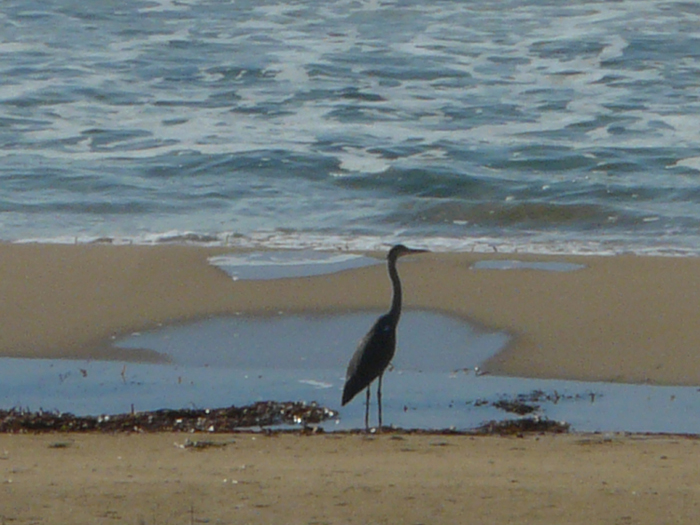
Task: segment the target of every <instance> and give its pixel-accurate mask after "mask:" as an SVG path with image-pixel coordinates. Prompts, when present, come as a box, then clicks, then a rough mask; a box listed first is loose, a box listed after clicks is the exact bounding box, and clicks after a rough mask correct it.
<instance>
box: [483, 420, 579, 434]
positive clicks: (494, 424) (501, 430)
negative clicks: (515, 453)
mask: <svg viewBox="0 0 700 525" xmlns="http://www.w3.org/2000/svg"><path fill="white" fill-rule="evenodd" d="M570 426H571V425H569V423H566V422H564V421H552V420H551V419H547V418H540V417H525V418H520V419H507V420H505V421H488V422H487V423H484V424H483V425H481V426H480V427H478V428H477V429H476V430H475V433H476V434H487V435H501V436H520V435H523V434H527V433H549V434H566V433H567V432H569V429H570Z"/></svg>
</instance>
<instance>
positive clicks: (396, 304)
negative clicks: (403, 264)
mask: <svg viewBox="0 0 700 525" xmlns="http://www.w3.org/2000/svg"><path fill="white" fill-rule="evenodd" d="M388 267H389V278H390V279H391V284H392V285H393V287H394V295H393V297H392V299H391V310H389V315H390V316H391V319H392V321H394V323H395V324H397V323H398V322H399V317H401V281H400V280H399V272H398V271H397V270H396V259H394V260H390V261H389V263H388Z"/></svg>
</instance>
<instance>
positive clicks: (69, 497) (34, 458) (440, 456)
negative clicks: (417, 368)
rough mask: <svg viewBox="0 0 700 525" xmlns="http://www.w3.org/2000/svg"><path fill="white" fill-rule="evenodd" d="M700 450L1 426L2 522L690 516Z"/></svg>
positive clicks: (592, 442)
mask: <svg viewBox="0 0 700 525" xmlns="http://www.w3.org/2000/svg"><path fill="white" fill-rule="evenodd" d="M188 437H189V438H191V439H204V440H206V439H211V440H212V442H215V443H227V444H226V445H225V446H223V447H221V446H219V447H210V448H207V449H203V450H198V449H182V448H179V447H178V446H177V445H182V444H184V443H185V441H186V439H187V438H188ZM697 455H698V441H697V440H696V439H690V438H685V437H672V436H665V437H663V436H662V437H642V436H637V437H616V436H612V437H604V436H596V435H559V436H556V437H555V436H530V437H525V438H503V437H476V438H475V437H466V436H439V435H434V436H417V435H395V434H394V435H389V434H385V435H382V436H378V437H377V436H371V437H364V436H361V435H335V434H331V435H321V436H308V437H307V436H295V435H276V436H271V437H267V436H262V435H257V436H255V435H250V434H236V435H216V436H201V435H187V434H155V435H114V436H108V435H83V434H71V435H65V434H64V435H61V434H59V435H40V436H13V435H4V436H0V523H8V524H10V523H22V524H24V523H38V524H66V523H70V524H73V525H82V524H86V525H87V524H94V523H125V524H130V525H137V524H141V523H144V524H151V523H153V524H169V525H174V524H183V525H189V524H192V523H219V524H234V523H235V524H244V523H251V524H253V523H267V524H285V525H287V524H292V525H293V524H309V523H337V524H351V523H355V524H366V523H386V524H414V523H432V524H443V523H444V524H448V523H449V524H456V523H471V524H484V525H486V524H489V525H490V524H499V523H504V524H505V523H519V524H521V523H528V524H534V525H539V524H542V525H544V524H552V523H566V524H569V525H576V524H581V525H589V524H591V523H610V524H631V523H634V524H640V525H644V524H649V525H657V524H659V523H688V524H691V523H698V520H700V509H699V507H698V501H699V500H698V489H699V488H700V471H698V469H697V468H696V464H697Z"/></svg>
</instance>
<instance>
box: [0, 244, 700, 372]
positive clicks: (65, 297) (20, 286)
mask: <svg viewBox="0 0 700 525" xmlns="http://www.w3.org/2000/svg"><path fill="white" fill-rule="evenodd" d="M230 251H231V250H227V249H224V248H202V247H189V246H171V245H163V246H113V245H99V244H96V245H39V244H27V245H14V244H5V245H0V274H1V275H2V276H3V278H2V279H1V280H0V297H2V301H1V302H0V319H2V320H3V330H2V331H0V356H3V357H49V358H81V359H82V358H96V359H116V358H117V357H119V358H124V356H125V350H124V349H120V350H118V351H115V350H114V349H113V348H111V347H110V346H109V342H110V341H111V340H112V338H114V337H117V336H120V335H124V334H129V333H131V332H134V331H139V330H145V329H148V328H153V327H156V326H159V325H160V324H163V323H170V322H175V321H185V320H193V319H199V318H204V317H208V316H212V315H225V314H233V313H240V312H245V313H257V314H275V313H277V312H279V311H284V312H287V313H298V312H331V311H332V312H346V311H356V310H363V309H377V308H380V309H383V308H386V305H387V304H388V301H389V294H390V288H389V282H388V279H387V277H386V271H385V268H384V267H383V266H381V265H378V266H373V267H366V268H361V269H357V270H349V271H345V272H341V273H337V274H332V275H323V276H317V277H306V278H298V279H285V280H274V281H237V282H234V281H233V280H232V279H231V278H229V277H228V276H227V275H226V274H225V273H224V272H223V271H221V270H219V269H217V268H215V267H213V266H211V265H209V264H208V262H207V257H208V256H210V255H214V254H221V253H227V252H230ZM377 255H381V254H377ZM498 259H517V260H521V261H552V260H554V261H560V262H571V263H577V264H583V265H585V268H584V269H581V270H576V271H571V272H553V271H541V270H533V269H515V270H499V269H495V270H494V269H491V270H475V269H472V268H471V265H472V264H473V263H474V262H476V261H482V260H498ZM400 273H401V275H402V279H403V282H404V288H405V291H404V300H405V305H406V306H413V307H419V308H426V309H431V310H436V311H439V312H444V313H452V314H456V315H459V316H462V317H465V318H467V319H468V320H470V321H472V322H475V323H477V324H479V325H482V326H484V327H488V328H491V329H495V330H501V331H506V332H508V333H510V334H512V335H513V340H512V343H511V344H510V345H509V346H508V348H506V350H505V351H504V352H502V353H501V354H499V355H498V356H496V357H495V358H493V359H491V360H490V361H489V362H487V363H486V365H485V367H484V368H485V369H486V370H488V371H490V372H491V373H498V374H506V375H518V376H524V377H540V378H560V379H580V380H589V381H621V382H632V383H635V382H636V383H654V384H675V385H695V384H700V353H699V352H696V343H697V341H700V309H698V307H697V305H698V302H699V299H700V259H699V258H663V257H641V256H634V255H624V256H617V257H585V256H535V255H517V256H515V255H512V254H509V255H505V254H425V255H421V256H415V257H413V258H412V259H411V260H409V259H406V260H403V261H402V262H401V263H400ZM352 346H354V342H353V343H352ZM128 357H129V358H130V359H133V360H141V361H154V360H158V359H161V358H162V356H160V355H158V354H156V353H154V352H149V351H139V350H133V351H131V355H129V356H128Z"/></svg>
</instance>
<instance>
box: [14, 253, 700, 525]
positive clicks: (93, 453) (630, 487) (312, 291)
mask: <svg viewBox="0 0 700 525" xmlns="http://www.w3.org/2000/svg"><path fill="white" fill-rule="evenodd" d="M227 251H228V250H226V249H223V248H195V247H188V246H170V245H163V246H111V245H77V246H66V245H33V244H27V245H13V244H6V245H0V272H1V274H2V276H3V279H2V280H0V297H2V301H1V302H0V318H1V319H2V320H3V330H2V332H0V356H3V357H51V358H81V359H82V358H91V359H116V358H117V357H119V358H122V359H123V358H124V350H123V349H122V350H120V351H119V352H120V355H117V354H116V353H115V350H114V349H113V348H111V347H110V346H109V342H110V341H111V340H112V339H113V338H114V337H116V336H119V335H122V334H128V333H131V332H133V331H137V330H144V329H147V328H152V327H156V326H159V325H161V324H165V323H172V322H181V321H186V320H192V319H199V318H205V317H207V316H212V315H222V314H224V315H225V314H231V313H237V312H245V313H255V314H271V313H276V312H279V311H284V312H290V313H291V312H329V311H333V312H344V311H354V310H363V309H376V308H384V307H385V305H386V304H387V300H388V295H389V283H388V280H387V277H386V273H385V268H384V267H383V265H378V266H375V267H367V268H363V269H359V270H352V271H346V272H342V273H338V274H333V275H325V276H318V277H310V278H302V279H289V280H277V281H238V282H234V281H233V280H232V279H231V278H230V277H228V276H227V275H226V274H225V273H224V272H222V271H220V270H218V269H216V268H214V267H213V266H211V265H209V264H208V263H207V257H209V256H210V255H214V254H220V253H225V252H227ZM377 255H381V254H377ZM494 259H517V260H520V261H559V262H573V263H577V264H581V265H583V266H584V268H582V269H579V270H576V271H571V272H552V271H541V270H532V269H517V270H475V269H473V268H472V265H473V264H474V263H475V262H477V261H482V260H494ZM401 275H402V278H403V281H404V283H405V302H406V304H407V306H414V307H420V308H425V309H431V310H436V311H440V312H447V313H451V314H454V315H458V316H462V317H464V318H465V319H468V320H470V321H472V322H474V323H477V324H479V325H481V326H484V327H488V328H491V329H498V330H504V331H507V332H508V333H510V334H512V336H513V339H512V343H511V344H510V345H509V346H508V348H506V349H505V351H504V352H502V353H501V354H499V355H498V356H496V357H495V358H493V359H492V360H491V361H490V362H488V363H487V364H486V368H487V369H488V370H489V371H490V372H491V373H500V374H511V375H521V376H530V377H542V378H570V379H571V378H575V379H587V380H605V381H623V382H650V383H658V384H677V385H694V384H698V383H699V382H700V367H699V366H697V365H698V356H697V354H696V352H694V342H695V341H698V340H700V322H698V321H699V320H700V319H699V317H700V314H698V310H697V308H696V303H697V298H698V297H699V293H700V288H699V287H700V279H698V276H700V260H699V259H692V258H657V257H638V256H632V255H625V256H619V257H573V256H570V257H569V256H567V257H545V256H534V255H529V256H525V255H518V256H517V257H515V256H513V255H500V254H426V255H424V256H421V257H416V258H414V260H412V261H406V262H402V265H401ZM127 358H128V359H132V360H135V361H138V360H142V361H149V360H150V361H153V360H158V359H160V358H161V356H159V355H158V354H155V353H153V352H150V353H149V352H148V351H138V350H134V351H132V352H131V354H129V355H127ZM187 439H192V440H200V441H202V440H210V441H212V443H213V445H214V446H210V447H207V448H204V449H192V448H183V447H182V445H184V444H185V443H186V440H187ZM219 445H221V446H219ZM697 447H698V441H697V439H696V438H695V437H683V436H664V435H657V436H644V435H621V434H620V435H615V434H611V435H594V434H569V435H556V436H554V435H527V436H525V437H522V438H516V437H507V438H506V437H494V436H490V437H474V436H444V435H437V434H435V435H411V434H402V433H384V434H382V435H379V436H363V435H357V434H326V435H316V436H300V435H287V434H284V435H275V436H271V437H269V436H264V435H260V434H257V435H256V434H250V433H241V434H233V435H223V434H222V435H206V434H183V433H172V434H167V433H165V434H164V433H155V434H119V435H112V434H96V433H95V434H67V433H51V434H41V435H0V523H41V524H44V523H46V524H54V523H55V524H63V523H73V524H83V523H84V524H88V523H90V524H92V523H107V522H109V523H129V524H142V523H143V524H146V523H148V524H151V523H153V524H156V523H168V524H176V523H183V524H191V523H280V524H281V523H285V524H287V523H465V522H468V523H484V524H487V523H488V524H494V523H516V522H517V523H530V524H551V523H569V524H576V523H581V524H584V523H585V524H588V523H615V524H628V523H629V524H631V523H636V524H657V523H668V522H673V523H697V521H698V518H700V509H699V507H698V504H697V502H698V501H699V499H698V491H699V490H700V474H698V470H697V469H696V468H695V463H696V462H695V458H696V456H697Z"/></svg>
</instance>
